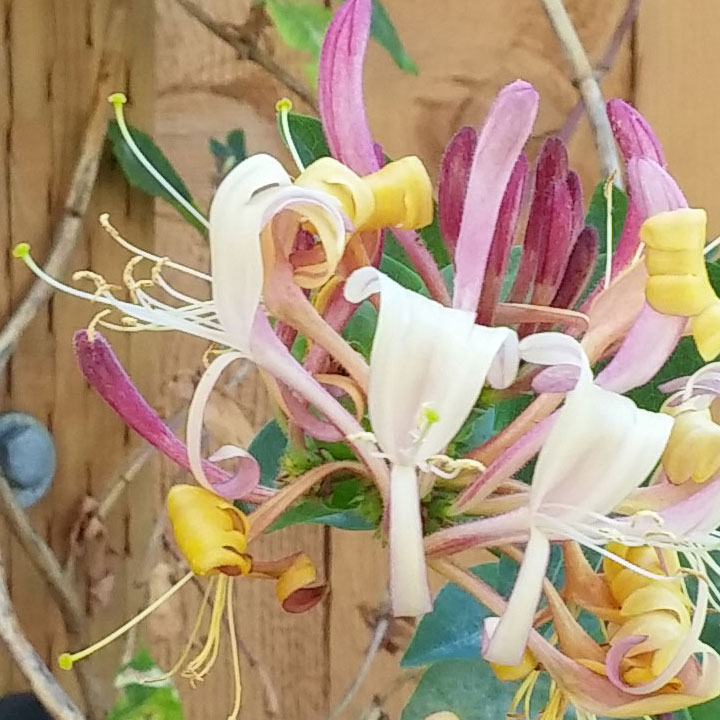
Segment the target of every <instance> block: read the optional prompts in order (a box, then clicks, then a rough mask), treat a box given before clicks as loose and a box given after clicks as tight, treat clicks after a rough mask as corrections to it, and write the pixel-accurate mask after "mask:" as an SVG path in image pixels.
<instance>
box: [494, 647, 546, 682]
mask: <svg viewBox="0 0 720 720" xmlns="http://www.w3.org/2000/svg"><path fill="white" fill-rule="evenodd" d="M536 666H537V660H536V659H535V656H534V655H533V654H532V653H531V652H530V650H528V649H527V648H525V654H524V655H523V658H522V660H521V661H520V662H519V663H518V664H517V665H498V664H496V663H490V667H491V668H492V671H493V672H494V673H495V676H496V677H497V679H498V680H502V681H503V682H515V681H516V680H522V679H523V678H524V677H527V676H528V675H529V674H530V673H531V672H532V671H533V670H534V669H535V668H536Z"/></svg>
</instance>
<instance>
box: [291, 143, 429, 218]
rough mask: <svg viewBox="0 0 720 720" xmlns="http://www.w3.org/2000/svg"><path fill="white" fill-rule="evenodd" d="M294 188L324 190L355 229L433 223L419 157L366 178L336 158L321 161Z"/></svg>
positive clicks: (313, 165) (391, 164)
mask: <svg viewBox="0 0 720 720" xmlns="http://www.w3.org/2000/svg"><path fill="white" fill-rule="evenodd" d="M295 185H299V186H301V187H307V188H313V189H315V190H322V191H324V192H326V193H328V194H330V195H332V196H333V197H335V198H337V200H338V201H339V202H340V205H341V206H342V209H343V211H344V212H345V214H346V215H347V216H348V217H349V218H350V220H351V221H352V223H353V225H354V227H355V230H357V231H362V230H380V229H381V228H384V227H397V228H402V229H404V230H409V229H417V228H422V227H425V226H426V225H429V224H430V223H431V222H432V218H433V200H432V184H431V182H430V177H429V176H428V174H427V170H426V169H425V166H424V165H423V164H422V162H421V161H420V159H419V158H417V157H414V156H412V157H404V158H401V159H400V160H396V161H394V162H391V163H388V164H387V165H385V166H384V167H383V168H382V169H380V170H378V171H377V172H375V173H373V174H372V175H368V176H366V177H364V178H361V177H359V176H358V175H356V174H355V173H354V172H353V171H352V170H350V168H348V167H345V165H343V164H342V163H339V162H338V161H337V160H334V159H333V158H320V159H319V160H316V161H315V162H314V163H313V164H312V165H310V166H309V167H308V168H307V169H306V170H304V171H303V172H302V173H301V174H300V176H299V177H298V178H297V180H295Z"/></svg>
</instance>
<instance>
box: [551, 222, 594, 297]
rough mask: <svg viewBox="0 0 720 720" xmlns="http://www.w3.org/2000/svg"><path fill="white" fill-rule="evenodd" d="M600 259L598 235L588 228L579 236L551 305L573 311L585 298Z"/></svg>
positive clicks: (591, 228)
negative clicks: (584, 295)
mask: <svg viewBox="0 0 720 720" xmlns="http://www.w3.org/2000/svg"><path fill="white" fill-rule="evenodd" d="M597 257H598V234H597V231H596V230H595V228H593V227H590V226H589V225H588V226H586V227H585V228H584V229H583V230H582V231H581V233H580V235H578V239H577V241H576V242H575V247H573V249H572V252H571V253H570V259H569V260H568V263H567V267H566V268H565V272H564V273H563V276H562V280H561V281H560V286H559V287H558V289H557V292H556V293H555V297H554V298H553V301H552V303H551V305H552V306H553V307H559V308H566V309H568V310H572V309H573V308H574V307H575V305H576V304H577V302H578V301H579V300H580V298H581V297H582V296H583V293H584V292H585V290H586V288H587V286H588V283H589V282H590V278H591V277H592V273H593V269H594V268H595V263H596V262H597Z"/></svg>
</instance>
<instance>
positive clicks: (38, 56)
mask: <svg viewBox="0 0 720 720" xmlns="http://www.w3.org/2000/svg"><path fill="white" fill-rule="evenodd" d="M130 6H131V14H132V15H133V25H132V29H130V28H128V30H127V42H126V44H125V47H127V48H128V61H127V63H126V75H127V76H128V77H129V78H130V87H131V90H132V91H133V92H134V95H135V100H136V108H138V109H139V111H140V112H138V114H137V116H138V120H137V122H139V123H140V124H142V123H143V115H142V113H144V117H145V119H151V118H152V110H151V105H150V103H151V101H152V74H151V73H148V72H147V68H148V67H149V63H150V62H151V60H152V48H153V43H152V36H153V33H152V19H153V13H152V6H151V4H148V3H145V2H142V0H132V1H131V2H130ZM108 7H109V5H108V2H107V0H101V1H99V2H94V1H93V0H82V1H81V2H77V1H74V0H31V1H30V2H24V1H23V2H15V1H12V0H7V1H6V2H5V3H4V4H3V11H4V13H5V19H6V22H5V24H4V27H5V28H6V30H7V32H6V34H5V35H4V36H3V40H2V48H1V52H0V57H2V58H3V62H2V63H0V76H1V77H2V81H1V82H2V83H3V86H4V87H6V88H7V89H8V92H7V93H3V96H2V99H1V100H0V105H2V111H0V117H1V118H2V119H3V130H4V133H3V137H4V138H6V139H7V143H6V144H2V145H0V158H1V160H0V166H1V167H2V168H3V169H4V170H3V172H4V173H5V175H4V177H5V179H6V187H7V188H8V190H7V197H8V198H9V202H8V203H7V207H8V210H7V212H5V211H4V208H5V205H3V206H2V208H3V209H1V210H0V218H1V221H0V222H1V224H0V243H1V244H2V247H3V253H2V255H3V257H9V256H10V255H9V249H10V248H11V247H12V246H13V245H14V244H16V243H17V242H20V241H26V242H29V243H30V244H31V245H32V248H33V254H34V256H35V257H36V258H37V259H38V260H39V261H42V259H43V257H44V255H45V253H46V251H47V249H48V243H49V238H50V230H51V227H52V223H53V221H54V220H55V219H56V217H57V213H58V210H59V209H60V205H61V203H62V200H63V196H64V193H65V191H66V189H67V183H68V179H69V174H70V172H71V171H72V168H73V165H74V162H75V160H76V153H77V149H78V145H79V142H80V139H81V135H82V132H83V129H84V125H85V122H86V119H87V113H88V110H89V103H90V101H91V99H92V96H93V91H94V80H95V75H96V71H97V65H98V61H99V59H100V54H101V52H102V44H103V38H104V34H105V24H106V20H107V16H108ZM5 197H6V196H5V195H4V198H5ZM4 198H3V199H4ZM113 205H114V206H115V207H116V209H117V210H116V212H117V218H116V219H118V220H120V219H122V218H123V217H125V216H128V217H129V218H131V221H132V231H133V235H134V238H133V239H134V240H135V242H138V243H140V244H143V243H145V242H146V241H151V231H152V204H151V203H149V202H148V201H147V199H145V198H141V197H139V196H137V195H136V194H134V193H133V194H128V192H127V188H126V185H125V183H124V181H123V180H122V179H121V178H120V176H119V173H118V171H117V169H116V168H113V165H112V163H111V162H109V159H108V160H107V161H106V162H105V163H104V164H103V168H102V170H101V175H100V181H99V186H98V191H97V197H96V198H95V200H94V203H93V209H91V211H90V217H94V216H97V214H98V212H100V210H101V209H104V208H105V207H107V206H113ZM99 242H100V238H99V233H98V231H97V230H96V225H95V222H94V220H93V221H92V222H89V223H88V228H87V231H86V233H85V235H84V237H83V238H82V240H81V242H80V246H79V247H78V250H77V252H76V254H75V257H74V258H73V262H72V263H71V267H72V269H76V268H78V267H87V265H88V264H89V262H90V261H91V260H92V257H91V256H92V255H96V256H101V258H102V261H103V262H104V261H105V260H106V259H107V260H108V261H109V260H110V258H111V254H112V251H110V252H109V253H107V252H106V253H104V254H101V253H100V252H99V251H95V250H94V248H95V247H96V246H97V245H98V243H99ZM102 243H103V247H104V248H107V247H108V244H109V243H108V241H107V240H105V239H104V238H103V239H102ZM114 259H115V260H116V262H115V264H113V265H112V268H110V267H109V264H108V265H105V266H104V267H102V268H101V269H103V270H110V269H112V271H113V273H114V275H115V276H116V277H117V276H118V275H119V273H120V271H121V269H122V264H119V263H118V262H117V260H119V256H118V254H116V255H115V256H114ZM3 267H4V266H3ZM7 273H8V276H9V283H6V284H4V286H3V289H4V292H3V293H2V295H3V297H2V300H1V301H0V309H1V310H3V316H7V311H8V306H9V305H10V303H15V302H17V299H18V298H19V297H21V296H22V294H23V293H24V291H25V290H26V288H27V287H28V285H29V283H30V282H31V281H32V277H31V275H30V274H29V273H28V272H27V270H26V268H25V267H24V266H23V265H22V264H21V263H17V262H15V263H12V264H11V265H10V266H9V267H8V269H7ZM68 276H69V273H68ZM65 279H66V280H67V279H69V277H68V278H65ZM9 291H12V294H10V292H9ZM93 312H94V311H93V309H92V308H90V307H88V306H87V305H86V304H83V303H80V302H78V301H77V300H73V299H70V298H68V297H66V296H62V297H60V296H57V297H55V298H54V299H53V301H52V302H51V303H50V306H49V308H48V309H47V310H45V311H43V312H41V313H40V314H39V315H38V317H37V318H36V320H35V321H34V322H33V324H32V325H31V326H30V328H29V329H28V331H27V333H26V334H25V335H24V337H23V339H22V341H21V343H20V345H19V347H18V349H17V351H16V354H15V356H14V358H13V360H12V363H11V365H10V367H9V370H8V373H7V378H6V390H5V391H4V392H3V404H2V409H3V410H8V409H18V410H24V411H27V412H31V413H32V414H34V415H36V416H37V417H39V418H40V419H41V420H43V421H45V422H47V423H48V425H49V427H50V428H51V430H52V432H53V435H54V437H55V440H56V443H57V449H58V472H57V475H56V479H55V482H54V484H53V488H52V490H51V492H50V494H49V495H48V497H47V498H46V499H45V500H43V502H41V503H40V504H39V505H38V506H37V507H36V508H33V510H32V511H31V517H32V519H33V522H34V524H35V527H36V529H37V530H38V532H39V533H41V534H42V535H43V536H44V537H46V538H47V539H48V541H49V542H50V543H51V545H52V547H53V549H54V550H55V551H56V553H57V554H58V555H59V557H61V558H65V557H66V555H67V550H68V540H69V531H70V528H71V527H72V525H73V523H74V521H75V519H76V516H77V513H78V510H79V504H80V501H81V499H82V497H83V495H84V494H85V493H86V492H94V493H96V494H99V493H100V492H101V490H103V489H104V485H105V483H106V481H107V478H108V477H109V476H110V475H111V474H112V471H113V469H114V467H115V464H116V463H117V462H118V461H119V460H120V459H121V458H122V457H123V456H124V455H125V454H126V453H127V451H128V448H129V447H130V443H129V436H128V434H127V432H126V430H125V428H124V427H123V426H122V424H121V423H120V422H119V421H118V420H116V419H114V418H113V419H112V420H108V418H110V417H112V413H111V412H110V411H109V410H108V409H107V408H106V407H105V406H104V405H102V406H101V403H100V401H99V399H98V398H97V397H96V396H95V394H94V393H91V392H90V391H89V390H88V389H87V387H86V384H85V383H84V381H83V380H82V377H81V375H80V373H79V372H78V370H77V368H76V366H75V362H74V358H73V354H72V345H71V342H72V333H73V332H74V331H75V330H77V329H78V328H80V327H82V326H83V325H85V324H86V323H87V321H88V319H89V318H90V317H91V316H92V314H93ZM135 345H136V343H129V342H126V343H125V347H124V348H123V347H122V344H121V347H120V350H121V352H120V355H121V357H122V358H123V359H124V360H125V361H129V368H130V370H131V371H133V370H134V371H136V372H134V374H135V376H136V379H137V380H138V381H139V382H140V384H141V385H144V386H145V387H146V388H154V387H155V386H156V385H157V382H156V381H153V380H152V377H153V373H156V372H157V369H156V368H153V367H151V366H150V363H148V362H147V356H148V352H147V351H145V352H144V353H143V355H142V356H140V359H139V360H134V359H133V358H132V357H131V356H130V354H129V348H130V347H134V346H135ZM123 350H124V352H123ZM143 358H144V359H143ZM138 375H141V376H142V377H138ZM149 497H151V496H149V495H148V494H147V493H145V494H144V495H143V496H142V502H138V500H139V499H140V498H139V497H137V496H136V498H135V499H136V505H137V507H136V508H134V509H133V510H132V511H130V509H129V507H128V505H127V503H125V507H124V508H122V509H121V511H120V512H119V513H118V515H117V516H116V517H115V518H113V520H112V522H111V523H109V527H110V528H111V531H110V544H111V545H112V546H113V547H115V548H116V549H117V550H118V556H117V558H115V561H116V563H117V569H116V571H117V577H116V587H115V593H114V597H113V603H112V605H111V606H109V607H108V608H107V609H103V610H100V611H99V612H98V615H99V617H100V619H99V620H95V619H92V620H89V626H90V629H91V630H90V631H91V633H93V634H94V633H96V632H100V631H101V630H103V629H104V630H107V629H109V628H110V627H115V626H117V625H118V624H119V623H120V621H121V620H124V619H125V618H126V617H127V615H128V614H129V613H130V612H135V610H136V607H135V606H136V603H137V598H136V597H135V596H136V595H137V591H136V590H135V589H134V587H133V583H132V579H131V574H132V573H128V574H127V575H126V574H125V573H124V572H123V568H124V566H125V564H126V561H127V564H129V565H132V563H133V562H134V561H135V559H136V557H137V556H139V554H140V550H141V547H142V544H143V542H142V540H143V538H145V537H147V535H148V533H149V528H151V527H152V524H153V523H154V519H153V517H152V516H154V515H155V514H156V507H157V506H156V505H154V504H153V503H152V502H148V498H149ZM128 528H129V532H130V533H132V534H133V538H132V542H130V541H128V538H127V537H126V535H127V532H128ZM0 542H3V547H4V552H7V551H8V549H9V556H10V559H11V574H10V583H11V592H12V595H13V599H14V601H15V603H16V605H17V607H18V610H19V614H20V619H21V622H22V624H23V626H24V628H25V629H26V631H27V633H28V635H29V637H30V639H31V640H32V642H33V643H34V644H35V646H36V647H37V648H38V651H39V652H40V653H41V655H42V656H43V657H44V659H45V660H46V661H47V662H48V664H49V665H50V666H51V667H55V666H56V656H57V654H58V653H59V652H60V651H62V650H65V649H67V642H66V639H65V636H64V631H63V628H62V623H61V621H60V618H59V616H58V613H57V611H56V609H55V606H54V604H53V603H52V600H51V599H50V598H49V596H48V594H47V592H46V590H45V587H44V583H43V581H42V579H41V578H40V577H38V575H37V574H36V573H35V572H34V571H33V570H32V568H31V567H30V566H29V564H28V562H27V560H26V558H25V556H24V554H23V553H22V551H21V550H20V549H19V547H17V546H16V545H15V544H14V543H10V545H9V546H8V542H7V538H6V537H5V535H4V532H3V534H2V535H0ZM126 551H127V552H126ZM86 591H87V588H81V592H83V593H86ZM96 611H97V608H96ZM121 650H122V647H120V648H119V649H118V650H110V651H108V653H106V654H103V655H101V656H99V658H98V664H97V668H98V669H99V670H101V671H104V672H105V679H106V680H107V681H110V680H111V678H112V676H113V674H114V672H115V671H116V670H117V667H118V662H119V651H121ZM0 655H3V653H0ZM91 662H95V661H91ZM2 663H4V659H3V660H0V692H6V691H8V690H10V689H17V688H20V687H24V685H25V683H24V681H23V679H22V678H20V677H19V676H18V674H17V673H16V672H14V671H12V672H10V671H9V670H10V668H9V666H5V665H3V664H2ZM6 670H7V672H6ZM61 679H62V681H63V683H66V684H67V685H68V687H70V689H71V690H72V692H73V694H76V692H75V687H74V685H73V683H72V675H71V674H68V673H64V674H62V677H61ZM110 687H111V685H108V686H107V687H106V690H107V697H108V699H109V700H110V699H111V697H112V695H111V692H110Z"/></svg>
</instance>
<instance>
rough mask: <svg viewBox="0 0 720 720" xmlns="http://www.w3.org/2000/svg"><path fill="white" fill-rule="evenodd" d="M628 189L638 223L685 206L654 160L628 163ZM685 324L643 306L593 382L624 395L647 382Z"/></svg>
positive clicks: (663, 360) (659, 365)
mask: <svg viewBox="0 0 720 720" xmlns="http://www.w3.org/2000/svg"><path fill="white" fill-rule="evenodd" d="M628 186H629V187H630V188H631V193H634V202H635V203H636V207H637V211H638V214H639V217H640V218H641V221H642V222H644V221H645V220H646V219H647V218H650V217H652V216H653V215H657V214H659V213H663V212H667V211H670V210H678V209H680V208H686V207H687V202H686V200H685V197H684V196H683V194H682V192H681V190H680V188H679V187H678V186H677V183H676V182H675V181H674V180H673V178H672V177H671V176H670V175H669V174H668V173H667V172H666V171H665V170H664V169H663V168H662V167H661V166H660V165H659V164H658V163H656V162H655V161H654V160H651V159H647V158H634V159H633V160H631V161H630V163H629V164H628ZM628 272H632V270H630V271H628ZM686 324H687V318H685V317H678V316H673V315H663V314H661V313H659V312H657V311H656V310H654V309H653V308H652V307H651V306H650V305H649V304H648V303H645V305H644V306H643V307H642V309H641V311H640V313H639V314H638V315H637V317H636V318H635V321H634V323H633V325H632V327H631V328H630V330H629V331H628V332H627V334H626V335H625V338H624V340H623V342H622V344H621V346H620V348H619V349H618V351H617V353H616V354H615V356H614V357H613V359H612V360H611V361H610V363H608V365H607V367H605V368H604V369H603V370H602V372H600V374H599V375H598V378H597V382H598V383H599V384H600V385H602V386H603V387H604V388H607V389H609V390H615V391H617V392H627V391H628V390H632V389H633V388H635V387H638V386H640V385H643V384H644V383H646V382H648V381H649V380H650V379H651V378H653V377H654V376H655V374H656V373H657V372H658V370H660V368H661V367H662V366H663V365H664V364H665V362H666V361H667V359H668V358H669V357H670V355H671V353H672V352H673V350H674V349H675V347H676V346H677V343H678V341H679V340H680V337H681V336H682V333H683V331H684V329H685V326H686Z"/></svg>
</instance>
